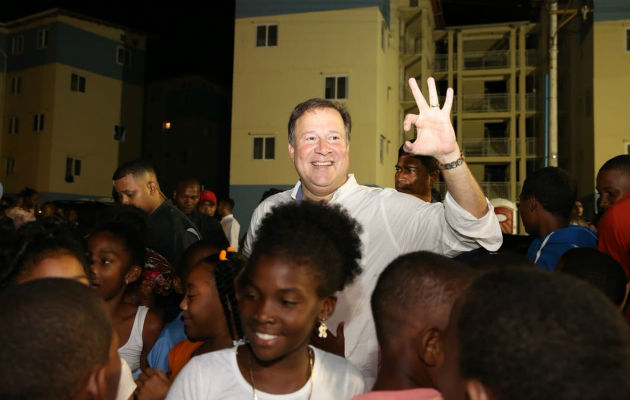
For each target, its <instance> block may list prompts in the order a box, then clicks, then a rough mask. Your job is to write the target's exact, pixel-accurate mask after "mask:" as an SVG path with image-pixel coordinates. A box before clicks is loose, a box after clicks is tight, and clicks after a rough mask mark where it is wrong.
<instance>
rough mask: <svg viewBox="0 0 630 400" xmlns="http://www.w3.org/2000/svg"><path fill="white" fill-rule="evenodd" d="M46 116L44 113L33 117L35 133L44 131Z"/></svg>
mask: <svg viewBox="0 0 630 400" xmlns="http://www.w3.org/2000/svg"><path fill="white" fill-rule="evenodd" d="M44 115H45V114H44V113H39V114H34V115H33V132H37V133H39V132H43V131H44Z"/></svg>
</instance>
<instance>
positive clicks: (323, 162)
mask: <svg viewBox="0 0 630 400" xmlns="http://www.w3.org/2000/svg"><path fill="white" fill-rule="evenodd" d="M313 165H315V166H330V165H332V161H314V162H313Z"/></svg>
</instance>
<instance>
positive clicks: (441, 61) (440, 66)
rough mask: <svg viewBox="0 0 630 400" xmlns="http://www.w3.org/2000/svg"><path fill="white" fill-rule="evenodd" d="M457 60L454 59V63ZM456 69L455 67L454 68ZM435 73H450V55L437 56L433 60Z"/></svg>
mask: <svg viewBox="0 0 630 400" xmlns="http://www.w3.org/2000/svg"><path fill="white" fill-rule="evenodd" d="M455 61H456V59H455V57H453V62H455ZM453 68H455V66H453ZM433 71H434V72H446V71H448V54H436V55H435V58H434V59H433Z"/></svg>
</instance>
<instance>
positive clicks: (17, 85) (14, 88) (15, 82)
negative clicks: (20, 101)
mask: <svg viewBox="0 0 630 400" xmlns="http://www.w3.org/2000/svg"><path fill="white" fill-rule="evenodd" d="M20 93H22V77H21V76H20V75H15V76H14V77H13V78H11V94H20Z"/></svg>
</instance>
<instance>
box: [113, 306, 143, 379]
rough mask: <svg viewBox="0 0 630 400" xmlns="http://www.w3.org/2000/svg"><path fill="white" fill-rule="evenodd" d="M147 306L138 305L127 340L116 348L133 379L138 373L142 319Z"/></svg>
mask: <svg viewBox="0 0 630 400" xmlns="http://www.w3.org/2000/svg"><path fill="white" fill-rule="evenodd" d="M148 311H149V308H148V307H145V306H138V311H136V317H135V319H134V320H133V326H132V327H131V333H130V334H129V340H127V343H125V344H124V345H123V346H121V347H119V348H118V354H119V355H120V356H121V357H122V358H124V359H125V361H127V364H129V367H130V368H131V371H132V372H133V377H134V379H137V377H138V375H140V355H141V354H142V329H143V328H144V319H145V318H146V317H147V312H148Z"/></svg>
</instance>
